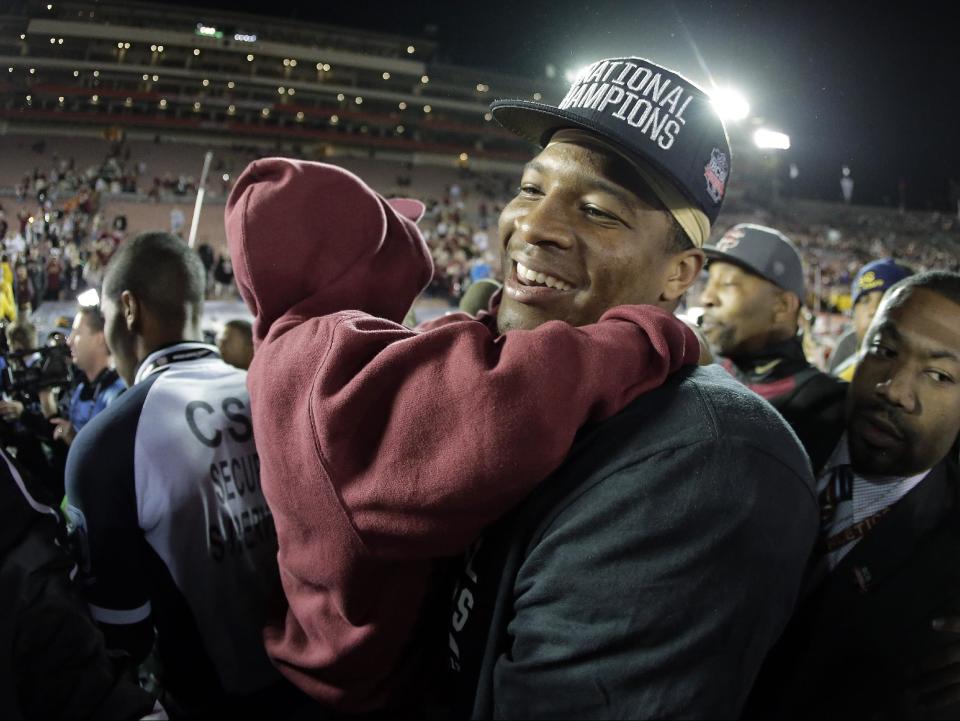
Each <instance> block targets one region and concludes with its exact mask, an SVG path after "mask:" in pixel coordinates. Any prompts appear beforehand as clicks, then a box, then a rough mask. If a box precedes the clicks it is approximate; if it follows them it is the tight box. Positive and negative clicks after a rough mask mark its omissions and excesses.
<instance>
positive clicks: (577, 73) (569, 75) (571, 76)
mask: <svg viewBox="0 0 960 721" xmlns="http://www.w3.org/2000/svg"><path fill="white" fill-rule="evenodd" d="M588 67H590V66H589V65H584V66H583V67H582V68H569V69H568V70H567V71H566V72H565V73H564V74H563V77H564V78H566V80H567V82H568V83H572V82H573V81H574V80H576V79H577V78H579V77H581V76H582V75H583V74H584V73H586V72H587V68H588Z"/></svg>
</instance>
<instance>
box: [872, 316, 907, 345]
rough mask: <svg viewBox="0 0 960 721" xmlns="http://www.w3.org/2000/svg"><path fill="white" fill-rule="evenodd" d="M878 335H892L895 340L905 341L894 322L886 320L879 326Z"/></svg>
mask: <svg viewBox="0 0 960 721" xmlns="http://www.w3.org/2000/svg"><path fill="white" fill-rule="evenodd" d="M877 332H878V333H886V334H888V335H890V336H891V337H892V338H893V339H894V340H896V341H900V340H903V335H902V334H901V333H900V331H898V330H897V326H896V325H895V324H894V322H893V321H892V320H885V321H883V323H881V324H880V325H879V326H877Z"/></svg>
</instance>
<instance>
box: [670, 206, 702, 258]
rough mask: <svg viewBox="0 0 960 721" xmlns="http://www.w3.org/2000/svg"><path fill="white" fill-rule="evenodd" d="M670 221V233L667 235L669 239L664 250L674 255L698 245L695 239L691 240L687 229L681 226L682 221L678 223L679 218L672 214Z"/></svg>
mask: <svg viewBox="0 0 960 721" xmlns="http://www.w3.org/2000/svg"><path fill="white" fill-rule="evenodd" d="M670 221H671V225H670V235H668V236H667V241H666V243H664V250H666V251H667V254H668V255H674V254H675V253H682V252H684V251H685V250H693V249H694V248H695V247H696V246H695V245H694V244H693V241H692V240H690V236H689V235H687V231H685V230H684V229H683V228H681V227H680V223H678V222H677V219H676V218H674V217H673V216H672V215H671V216H670Z"/></svg>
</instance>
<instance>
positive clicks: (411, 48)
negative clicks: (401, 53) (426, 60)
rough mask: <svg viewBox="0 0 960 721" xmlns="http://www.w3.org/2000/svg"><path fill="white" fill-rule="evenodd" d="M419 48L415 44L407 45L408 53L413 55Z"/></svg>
mask: <svg viewBox="0 0 960 721" xmlns="http://www.w3.org/2000/svg"><path fill="white" fill-rule="evenodd" d="M415 52H417V49H416V48H415V47H413V45H407V55H413V54H414V53H415Z"/></svg>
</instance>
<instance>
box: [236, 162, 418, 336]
mask: <svg viewBox="0 0 960 721" xmlns="http://www.w3.org/2000/svg"><path fill="white" fill-rule="evenodd" d="M423 211H424V206H423V204H422V203H421V202H419V201H417V200H409V199H391V200H387V199H385V198H383V197H382V196H381V195H380V194H378V193H377V192H376V191H375V190H373V189H372V188H371V187H370V186H368V185H367V184H366V183H364V182H363V181H362V180H361V179H360V178H358V177H357V176H356V175H354V174H353V173H350V172H349V171H347V170H344V169H343V168H339V167H337V166H335V165H327V164H326V163H315V162H309V161H304V160H293V159H289V158H264V159H261V160H257V161H254V162H253V163H251V164H250V165H249V166H247V169H246V170H244V171H243V174H242V175H241V176H240V177H239V178H238V180H237V183H236V185H235V186H234V188H233V191H232V192H231V193H230V197H229V199H228V200H227V207H226V210H225V213H224V219H225V224H226V231H227V243H228V246H229V249H230V257H231V258H232V260H233V267H234V274H235V278H236V283H237V287H238V289H239V290H240V294H241V296H243V299H244V301H245V302H246V304H247V307H248V308H249V309H250V311H251V312H252V313H253V314H254V317H255V322H254V340H255V341H256V342H257V343H258V344H259V343H260V342H261V341H262V340H263V339H264V338H265V337H266V335H267V333H268V332H269V331H270V327H271V326H272V325H273V324H274V323H275V322H276V321H277V320H279V319H280V318H281V317H283V316H284V315H285V314H287V313H289V312H291V311H293V312H294V313H296V314H297V315H300V316H311V317H312V316H322V315H328V314H331V313H336V312H339V311H343V310H360V311H364V312H365V313H369V314H371V315H374V316H378V317H381V318H387V319H389V320H392V321H394V322H396V323H400V322H402V321H403V318H404V316H405V315H406V313H407V311H408V310H409V309H410V306H411V305H412V304H413V301H414V300H415V299H416V297H417V296H418V295H419V294H420V292H421V291H422V290H423V289H424V288H425V287H426V286H427V284H428V283H429V282H430V278H431V277H432V274H433V262H432V260H431V258H430V252H429V250H428V249H427V245H426V243H425V242H424V240H423V236H422V235H421V234H420V231H419V229H418V228H417V225H416V221H418V220H419V219H420V217H421V216H422V215H423Z"/></svg>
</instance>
